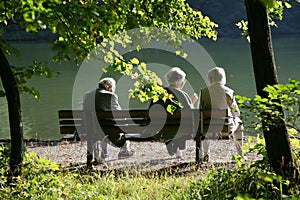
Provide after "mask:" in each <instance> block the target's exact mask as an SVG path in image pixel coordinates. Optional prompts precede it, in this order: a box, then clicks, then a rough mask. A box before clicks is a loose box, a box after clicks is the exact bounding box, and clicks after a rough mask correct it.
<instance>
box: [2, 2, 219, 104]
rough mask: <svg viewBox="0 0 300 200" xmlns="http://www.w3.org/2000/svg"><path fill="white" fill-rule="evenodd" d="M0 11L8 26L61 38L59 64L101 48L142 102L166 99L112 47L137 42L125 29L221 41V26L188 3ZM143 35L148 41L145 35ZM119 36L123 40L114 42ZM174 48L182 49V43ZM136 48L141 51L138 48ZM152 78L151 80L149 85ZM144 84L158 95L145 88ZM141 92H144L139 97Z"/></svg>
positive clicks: (14, 5)
mask: <svg viewBox="0 0 300 200" xmlns="http://www.w3.org/2000/svg"><path fill="white" fill-rule="evenodd" d="M0 12H1V13H2V15H1V16H0V23H1V24H4V25H5V26H9V24H11V23H18V24H20V26H21V27H23V28H25V30H26V31H28V32H39V31H41V30H44V29H49V30H51V31H52V32H53V33H54V34H57V39H56V40H55V46H54V49H55V50H57V55H56V56H55V58H54V60H55V61H61V60H74V61H75V62H81V61H82V60H84V59H86V58H87V57H89V55H90V52H91V51H92V50H94V49H95V48H97V49H100V51H102V53H104V54H105V56H104V60H105V62H106V63H108V66H113V68H114V70H116V71H119V72H121V73H122V74H125V75H128V76H130V77H131V78H133V79H135V80H136V84H135V87H136V88H135V89H133V92H132V93H131V96H135V97H138V98H139V99H140V100H141V101H145V100H148V99H149V98H155V96H157V97H158V98H161V96H165V94H164V92H163V90H162V89H161V84H160V83H161V81H160V80H159V78H158V77H156V76H155V75H153V73H152V72H150V71H148V70H147V69H146V66H145V63H142V62H139V61H138V60H137V59H132V60H129V61H126V60H124V59H123V57H122V56H121V55H120V54H119V53H118V51H117V50H116V49H115V48H114V46H116V44H120V45H122V46H126V45H129V44H130V43H132V42H133V41H132V40H131V38H130V37H128V36H126V31H127V30H131V29H135V28H143V27H144V28H145V27H156V28H158V29H164V30H167V31H165V32H166V33H172V31H177V32H180V33H182V34H185V35H187V36H190V37H193V38H195V39H199V38H201V37H208V38H211V39H213V40H216V37H217V32H216V30H215V28H216V27H217V24H215V23H213V22H212V21H211V20H210V19H209V18H208V17H207V16H203V15H202V13H201V12H200V11H195V10H193V9H192V8H191V7H190V6H189V5H188V4H187V3H186V2H185V1H184V0H164V1H162V0H156V1H154V0H103V1H100V0H75V1H74V0H63V1H61V0H21V1H20V0H10V1H7V0H5V1H2V2H0ZM1 33H3V29H1V30H0V35H1ZM145 33H146V34H145ZM144 34H145V35H144V37H145V38H147V32H144ZM149 34H150V33H149ZM115 35H123V37H122V38H120V37H119V38H114V36H115ZM149 38H151V37H149ZM171 38H172V37H171ZM175 40H178V39H177V38H175V39H174V41H175ZM179 40H180V39H179ZM108 41H109V43H108ZM141 41H143V40H141ZM141 41H139V42H141ZM2 42H3V41H2ZM175 43H178V44H180V41H178V42H175ZM136 48H137V50H139V46H136ZM4 51H5V52H6V53H8V51H7V50H6V49H4ZM178 54H179V55H184V54H183V53H180V52H179V53H178ZM133 66H137V67H138V69H139V71H138V72H135V73H138V74H133V73H132V68H133ZM25 73H26V72H25ZM149 77H153V79H151V81H150V79H149ZM153 80H154V81H153ZM154 83H156V84H154ZM141 84H143V85H144V86H146V88H148V89H149V88H150V89H151V90H153V91H154V94H150V93H148V92H146V91H144V90H143V89H141V87H140V85H141ZM20 89H22V87H21V88H20ZM138 90H140V92H135V91H138ZM141 94H142V95H141ZM149 95H150V96H149Z"/></svg>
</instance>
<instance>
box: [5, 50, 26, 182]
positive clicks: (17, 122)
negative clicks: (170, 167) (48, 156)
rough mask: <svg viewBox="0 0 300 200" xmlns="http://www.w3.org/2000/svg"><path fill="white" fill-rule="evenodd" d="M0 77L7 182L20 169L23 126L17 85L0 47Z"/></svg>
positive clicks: (15, 175)
mask: <svg viewBox="0 0 300 200" xmlns="http://www.w3.org/2000/svg"><path fill="white" fill-rule="evenodd" d="M0 77H1V80H2V85H3V88H4V91H5V94H6V99H7V104H8V114H9V127H10V137H11V153H10V163H9V165H10V168H9V174H8V176H9V177H8V178H9V179H8V182H11V180H13V178H14V177H17V176H18V175H19V174H20V173H21V170H22V161H23V154H24V141H23V127H22V116H21V104H20V97H19V91H18V87H17V84H16V81H15V78H14V75H13V73H12V70H11V67H10V65H9V63H8V61H7V59H6V57H5V54H4V53H3V51H2V50H1V49H0Z"/></svg>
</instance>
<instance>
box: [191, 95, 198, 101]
mask: <svg viewBox="0 0 300 200" xmlns="http://www.w3.org/2000/svg"><path fill="white" fill-rule="evenodd" d="M197 100H198V95H197V94H196V93H194V94H193V95H192V96H191V101H192V103H193V104H194V103H195V102H196V101H197Z"/></svg>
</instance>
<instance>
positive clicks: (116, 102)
mask: <svg viewBox="0 0 300 200" xmlns="http://www.w3.org/2000/svg"><path fill="white" fill-rule="evenodd" d="M111 109H112V110H121V109H122V108H121V106H120V104H119V100H118V96H117V95H116V94H113V95H112V97H111Z"/></svg>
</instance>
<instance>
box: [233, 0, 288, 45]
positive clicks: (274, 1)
mask: <svg viewBox="0 0 300 200" xmlns="http://www.w3.org/2000/svg"><path fill="white" fill-rule="evenodd" d="M261 1H262V3H264V4H265V5H266V6H267V8H268V14H269V24H270V26H274V27H277V25H276V22H275V20H282V18H283V12H284V9H285V8H286V9H289V8H291V7H292V5H291V4H290V3H289V0H287V1H286V0H261ZM236 26H237V27H238V28H239V29H240V30H241V31H242V36H243V37H246V38H247V40H248V42H250V37H249V33H248V21H245V20H241V21H239V22H237V23H236Z"/></svg>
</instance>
